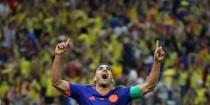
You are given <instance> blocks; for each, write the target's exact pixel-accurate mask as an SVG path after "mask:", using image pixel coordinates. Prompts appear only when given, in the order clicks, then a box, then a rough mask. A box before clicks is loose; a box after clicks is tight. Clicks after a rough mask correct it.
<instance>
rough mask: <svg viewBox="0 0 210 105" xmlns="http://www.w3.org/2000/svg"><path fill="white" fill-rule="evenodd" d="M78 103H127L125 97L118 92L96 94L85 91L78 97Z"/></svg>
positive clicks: (114, 104)
mask: <svg viewBox="0 0 210 105" xmlns="http://www.w3.org/2000/svg"><path fill="white" fill-rule="evenodd" d="M79 104H80V105H127V102H126V98H123V96H122V95H121V94H120V93H117V92H112V93H110V94H108V95H105V96H103V95H99V94H98V95H96V94H95V93H94V92H86V93H85V94H83V95H82V96H81V97H80V100H79Z"/></svg>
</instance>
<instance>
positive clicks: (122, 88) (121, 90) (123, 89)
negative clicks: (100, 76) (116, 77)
mask: <svg viewBox="0 0 210 105" xmlns="http://www.w3.org/2000/svg"><path fill="white" fill-rule="evenodd" d="M114 91H116V92H118V93H128V92H129V91H130V87H129V86H118V87H115V89H114Z"/></svg>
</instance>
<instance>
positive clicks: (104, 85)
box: [99, 83, 110, 88]
mask: <svg viewBox="0 0 210 105" xmlns="http://www.w3.org/2000/svg"><path fill="white" fill-rule="evenodd" d="M99 86H100V87H102V88H107V87H109V86H110V84H103V83H102V84H99Z"/></svg>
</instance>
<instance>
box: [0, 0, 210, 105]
mask: <svg viewBox="0 0 210 105" xmlns="http://www.w3.org/2000/svg"><path fill="white" fill-rule="evenodd" d="M209 5H210V1H209V0H1V1H0V104H1V105H64V104H65V105H75V104H76V103H75V101H74V100H72V99H70V98H68V97H66V96H63V95H61V93H59V92H58V91H57V90H56V89H54V88H53V87H52V85H51V78H50V75H51V66H52V61H53V59H54V48H55V46H56V44H57V43H59V42H61V41H65V40H66V39H67V38H71V40H72V42H73V46H72V47H71V48H70V49H69V51H67V52H66V53H65V54H64V55H63V57H62V62H63V63H62V69H61V72H62V73H61V75H62V77H63V79H66V80H68V81H70V82H74V83H85V84H93V73H94V70H95V69H96V67H97V65H99V64H100V63H108V64H111V65H112V71H113V75H114V77H115V82H116V86H119V85H126V86H131V85H136V84H141V83H143V82H145V81H146V78H147V76H148V74H149V72H150V69H151V66H152V63H153V53H154V49H155V42H156V40H159V41H160V44H161V46H163V49H164V50H165V52H166V57H165V60H164V62H162V65H161V76H160V80H159V83H158V84H157V87H156V89H155V91H154V92H151V93H148V94H147V95H145V96H144V98H142V99H139V100H135V101H133V102H132V103H131V105H209V104H210V102H209V99H210V54H209V53H210V7H209Z"/></svg>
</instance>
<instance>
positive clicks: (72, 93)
mask: <svg viewBox="0 0 210 105" xmlns="http://www.w3.org/2000/svg"><path fill="white" fill-rule="evenodd" d="M82 88H83V86H82V85H80V84H73V83H69V90H68V94H67V96H69V97H72V98H78V97H79V96H80V95H81V94H82V93H81V90H82Z"/></svg>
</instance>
